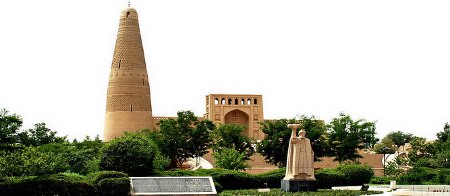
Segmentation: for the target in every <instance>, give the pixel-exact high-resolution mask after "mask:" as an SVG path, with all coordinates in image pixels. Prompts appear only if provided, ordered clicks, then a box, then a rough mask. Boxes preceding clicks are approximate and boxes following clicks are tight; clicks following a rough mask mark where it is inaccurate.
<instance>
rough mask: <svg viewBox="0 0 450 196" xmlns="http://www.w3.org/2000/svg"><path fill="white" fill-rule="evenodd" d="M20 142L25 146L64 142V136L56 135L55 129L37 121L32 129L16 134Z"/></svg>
mask: <svg viewBox="0 0 450 196" xmlns="http://www.w3.org/2000/svg"><path fill="white" fill-rule="evenodd" d="M18 138H19V140H20V143H22V144H23V145H25V146H40V145H44V144H49V143H53V142H56V143H58V142H65V141H66V140H67V139H66V137H58V136H56V131H52V130H51V129H49V128H47V126H46V125H45V123H37V124H35V125H34V128H33V129H28V130H27V131H24V132H21V133H19V134H18Z"/></svg>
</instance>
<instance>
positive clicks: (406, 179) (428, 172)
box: [397, 167, 439, 184]
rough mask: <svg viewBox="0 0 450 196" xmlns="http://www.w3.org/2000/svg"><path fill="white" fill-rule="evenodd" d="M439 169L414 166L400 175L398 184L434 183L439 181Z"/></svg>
mask: <svg viewBox="0 0 450 196" xmlns="http://www.w3.org/2000/svg"><path fill="white" fill-rule="evenodd" d="M438 172H439V170H436V169H431V168H427V167H414V168H412V169H410V170H408V171H407V172H406V173H405V174H403V175H401V176H399V178H398V179H397V183H398V184H432V183H435V182H436V181H437V177H438Z"/></svg>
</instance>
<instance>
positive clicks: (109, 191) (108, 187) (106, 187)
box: [97, 178, 131, 196]
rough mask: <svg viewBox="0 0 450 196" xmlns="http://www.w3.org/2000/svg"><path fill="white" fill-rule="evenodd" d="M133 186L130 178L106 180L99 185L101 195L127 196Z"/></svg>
mask: <svg viewBox="0 0 450 196" xmlns="http://www.w3.org/2000/svg"><path fill="white" fill-rule="evenodd" d="M130 188H131V184H130V179H129V178H106V179H103V180H101V181H100V182H99V183H98V187H97V189H98V192H99V193H100V195H111V196H113V195H114V196H122V195H123V196H126V195H128V193H129V192H130Z"/></svg>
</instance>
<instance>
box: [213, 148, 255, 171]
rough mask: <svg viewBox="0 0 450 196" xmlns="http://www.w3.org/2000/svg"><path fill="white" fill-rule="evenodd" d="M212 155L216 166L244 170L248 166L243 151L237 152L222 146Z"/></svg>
mask: <svg viewBox="0 0 450 196" xmlns="http://www.w3.org/2000/svg"><path fill="white" fill-rule="evenodd" d="M213 156H214V159H215V160H216V167H218V168H224V169H231V170H245V169H246V168H248V167H249V165H248V164H247V163H246V161H247V155H246V154H245V152H238V151H237V150H236V149H234V148H223V149H221V150H220V151H218V152H214V153H213Z"/></svg>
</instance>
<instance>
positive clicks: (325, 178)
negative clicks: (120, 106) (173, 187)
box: [156, 166, 370, 190]
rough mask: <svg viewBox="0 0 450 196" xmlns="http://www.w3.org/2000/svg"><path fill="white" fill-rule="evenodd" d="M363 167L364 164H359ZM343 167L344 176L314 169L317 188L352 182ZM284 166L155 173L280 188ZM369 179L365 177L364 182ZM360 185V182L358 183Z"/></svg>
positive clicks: (222, 186)
mask: <svg viewBox="0 0 450 196" xmlns="http://www.w3.org/2000/svg"><path fill="white" fill-rule="evenodd" d="M361 167H362V168H365V166H361ZM348 170H351V169H347V168H345V169H344V171H345V173H346V174H347V175H353V176H351V177H350V176H345V175H346V174H344V173H343V172H342V171H341V170H337V169H320V170H317V171H315V177H316V179H317V182H318V186H319V188H331V187H332V186H346V185H352V184H354V183H348V182H347V179H353V178H356V177H354V175H355V173H358V171H357V172H349V171H348ZM362 170H363V171H362V172H359V173H361V174H362V175H366V173H367V171H365V170H364V169H362ZM285 173H286V168H280V169H277V170H274V171H270V172H266V173H263V174H247V173H243V172H239V171H234V170H226V169H210V170H206V169H200V170H196V171H188V170H173V171H162V172H158V173H156V176H212V178H213V180H214V184H215V185H216V188H217V189H218V190H236V189H256V188H277V189H279V188H280V183H281V179H283V177H284V176H285ZM369 180H370V179H369ZM369 180H367V179H365V180H364V183H368V182H369ZM359 181H361V180H359ZM358 185H361V184H358Z"/></svg>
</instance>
